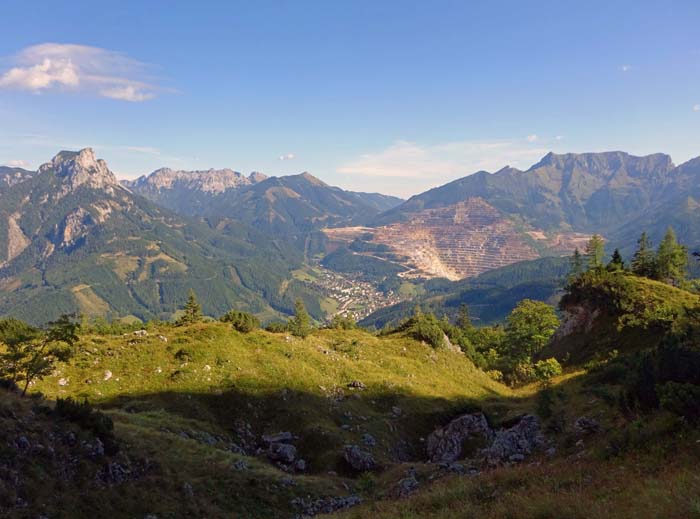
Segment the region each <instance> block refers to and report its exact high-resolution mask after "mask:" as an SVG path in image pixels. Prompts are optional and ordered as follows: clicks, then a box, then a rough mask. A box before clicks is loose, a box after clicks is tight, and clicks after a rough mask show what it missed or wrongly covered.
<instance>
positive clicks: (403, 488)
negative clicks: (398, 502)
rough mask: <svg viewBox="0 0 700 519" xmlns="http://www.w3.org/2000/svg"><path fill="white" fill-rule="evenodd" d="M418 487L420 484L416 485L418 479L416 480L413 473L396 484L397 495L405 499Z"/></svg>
mask: <svg viewBox="0 0 700 519" xmlns="http://www.w3.org/2000/svg"><path fill="white" fill-rule="evenodd" d="M419 486H420V483H418V479H417V478H416V475H415V473H413V474H411V475H409V476H407V477H405V478H403V479H402V480H400V481H399V484H398V493H399V496H401V497H406V496H408V495H410V494H412V493H413V492H415V491H416V490H417V489H418V487H419Z"/></svg>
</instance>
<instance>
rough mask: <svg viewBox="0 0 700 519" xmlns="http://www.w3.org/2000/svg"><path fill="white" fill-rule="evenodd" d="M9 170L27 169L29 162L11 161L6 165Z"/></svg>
mask: <svg viewBox="0 0 700 519" xmlns="http://www.w3.org/2000/svg"><path fill="white" fill-rule="evenodd" d="M7 165H8V166H10V167H11V168H24V169H27V168H29V162H27V161H26V160H11V161H9V162H8V163H7Z"/></svg>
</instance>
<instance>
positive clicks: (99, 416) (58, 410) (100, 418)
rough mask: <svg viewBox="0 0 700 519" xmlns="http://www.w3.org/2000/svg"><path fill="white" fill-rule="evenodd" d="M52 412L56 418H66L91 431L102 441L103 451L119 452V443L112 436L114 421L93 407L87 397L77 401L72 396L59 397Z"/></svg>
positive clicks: (108, 452) (110, 453) (109, 452)
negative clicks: (80, 401)
mask: <svg viewBox="0 0 700 519" xmlns="http://www.w3.org/2000/svg"><path fill="white" fill-rule="evenodd" d="M54 413H55V415H56V416H57V417H58V418H62V419H64V420H68V421H70V422H72V423H75V424H76V425H78V427H80V428H81V429H85V430H87V431H91V432H92V433H93V434H94V435H95V436H96V437H98V438H99V439H100V441H102V443H103V445H104V448H105V453H107V454H109V455H113V454H116V453H117V452H119V444H118V443H117V440H116V438H115V437H114V422H112V419H111V418H110V417H109V416H107V415H106V414H104V413H102V412H100V411H98V410H97V409H94V408H93V407H92V406H91V405H90V403H89V402H88V401H87V399H86V400H84V401H83V402H82V403H79V402H76V401H75V400H73V399H72V398H66V399H63V398H59V399H58V400H56V407H55V408H54Z"/></svg>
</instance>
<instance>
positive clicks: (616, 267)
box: [607, 249, 625, 272]
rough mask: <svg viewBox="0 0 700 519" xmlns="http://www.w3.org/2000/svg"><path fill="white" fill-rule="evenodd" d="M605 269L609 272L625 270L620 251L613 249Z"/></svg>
mask: <svg viewBox="0 0 700 519" xmlns="http://www.w3.org/2000/svg"><path fill="white" fill-rule="evenodd" d="M607 269H608V271H609V272H619V271H621V270H625V262H624V261H623V259H622V254H620V249H615V251H614V252H613V255H612V258H611V260H610V263H608V266H607Z"/></svg>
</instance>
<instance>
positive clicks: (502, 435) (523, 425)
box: [481, 415, 545, 465]
mask: <svg viewBox="0 0 700 519" xmlns="http://www.w3.org/2000/svg"><path fill="white" fill-rule="evenodd" d="M544 444H545V440H544V436H543V435H542V431H541V430H540V420H539V418H537V417H536V416H534V415H525V416H523V417H522V418H521V419H520V421H518V423H517V424H515V425H514V426H512V427H510V428H508V429H501V430H500V431H497V432H496V436H495V439H494V441H493V443H492V444H491V446H490V447H488V448H486V449H483V450H482V451H481V455H482V456H483V457H484V459H485V460H486V462H487V463H488V464H489V465H499V464H501V463H505V462H507V461H511V462H520V461H523V460H524V459H525V458H526V457H527V456H529V455H530V454H532V453H533V452H534V451H535V450H537V449H539V448H541V447H542V446H543V445H544Z"/></svg>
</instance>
